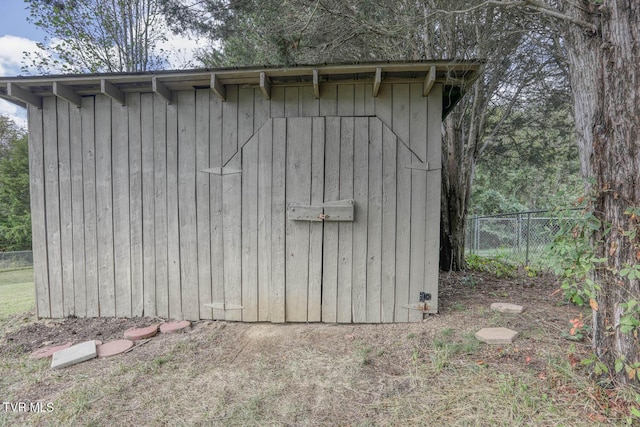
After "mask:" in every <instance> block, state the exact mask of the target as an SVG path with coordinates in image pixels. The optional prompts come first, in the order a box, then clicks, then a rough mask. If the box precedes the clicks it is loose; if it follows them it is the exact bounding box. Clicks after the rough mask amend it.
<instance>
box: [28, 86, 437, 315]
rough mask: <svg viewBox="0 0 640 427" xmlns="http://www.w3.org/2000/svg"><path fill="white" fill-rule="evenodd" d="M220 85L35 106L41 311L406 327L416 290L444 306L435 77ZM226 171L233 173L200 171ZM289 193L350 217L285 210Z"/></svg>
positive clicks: (34, 160)
mask: <svg viewBox="0 0 640 427" xmlns="http://www.w3.org/2000/svg"><path fill="white" fill-rule="evenodd" d="M226 90H227V101H226V102H221V101H220V100H219V98H218V97H216V96H215V95H214V94H213V93H212V92H211V91H210V90H209V89H201V90H193V91H180V92H175V93H174V99H173V103H171V104H168V103H167V102H166V101H165V100H164V99H162V98H161V97H159V96H158V95H154V94H152V93H128V94H127V95H126V96H127V98H126V105H125V106H121V105H120V104H118V103H116V102H113V101H111V99H109V98H107V97H105V96H103V95H96V96H85V97H83V98H82V107H81V108H76V107H75V106H74V105H72V104H69V103H68V102H67V101H64V100H62V99H60V98H56V97H52V96H48V97H45V98H44V105H43V109H42V110H39V109H37V108H34V107H31V106H30V107H29V135H30V140H29V142H30V156H31V159H30V161H31V177H32V178H31V195H32V212H33V242H34V246H33V250H34V263H35V266H34V268H35V281H36V294H37V313H38V315H39V316H41V317H62V316H70V315H75V316H79V317H85V316H88V317H90V316H126V317H130V316H143V315H145V316H161V317H170V318H185V319H190V320H196V319H212V318H218V319H227V320H243V321H275V322H281V321H327V322H335V321H338V322H405V321H418V320H420V319H422V312H420V311H416V310H410V309H407V308H406V307H405V306H406V305H410V304H416V303H418V295H419V293H420V292H427V293H430V294H431V297H432V299H431V300H430V301H428V304H429V309H430V311H431V312H434V311H436V310H437V281H438V243H439V242H438V239H439V219H440V218H439V210H440V170H439V168H440V162H441V151H440V150H441V136H440V133H441V131H440V129H441V113H442V87H441V85H440V84H437V85H436V87H434V88H433V90H432V91H431V94H430V95H429V96H428V97H423V96H422V91H423V84H422V83H383V84H382V85H381V86H380V91H379V94H378V96H377V97H375V98H374V97H373V96H372V85H371V84H361V83H354V84H336V85H330V84H327V85H323V86H322V91H321V96H320V98H319V99H316V98H314V94H313V87H312V86H310V85H303V86H288V87H285V86H274V87H273V88H272V91H271V99H270V100H267V99H265V97H264V96H263V94H262V93H261V92H260V90H259V89H256V88H244V87H240V86H237V85H228V86H227V88H226ZM300 117H308V118H316V119H309V120H293V119H294V118H300ZM340 117H342V118H344V119H340ZM376 118H377V119H376ZM378 119H379V120H378ZM364 128H366V129H367V131H366V132H364V133H362V132H360V133H359V129H364ZM299 140H300V141H304V143H303V144H306V145H297V144H298V143H297V142H296V141H299ZM309 149H310V150H309ZM305 153H306V154H305ZM332 156H333V157H332ZM288 159H295V161H294V160H288ZM305 162H307V163H306V164H304V163H305ZM422 162H428V164H429V170H428V171H427V170H420V169H419V168H418V169H411V168H408V167H407V166H410V165H412V164H413V165H415V164H420V163H422ZM221 166H225V167H226V168H228V169H227V170H231V169H238V170H242V173H241V174H230V175H212V174H209V173H205V172H202V170H203V169H208V168H216V167H221ZM331 168H333V169H331ZM423 169H424V168H423ZM296 186H297V187H296ZM305 186H307V187H308V190H304V188H303V187H305ZM296 188H298V189H296ZM296 192H301V193H300V194H304V197H306V198H307V199H308V201H309V203H316V202H320V203H321V202H322V201H323V200H324V201H328V200H337V199H354V200H355V220H354V221H353V222H339V223H328V222H327V223H322V222H310V223H300V222H298V221H295V222H292V221H289V220H287V217H286V211H287V208H286V205H287V203H289V202H291V200H294V199H295V198H296V197H299V195H298V194H297V193H296ZM332 192H333V193H335V194H332ZM294 193H295V194H294ZM296 200H297V199H296ZM305 227H306V228H305ZM301 230H302V231H301ZM305 230H306V231H305ZM301 233H302V234H301ZM304 233H308V235H307V237H304V238H303V237H300V236H303V235H304ZM300 239H302V240H300ZM305 245H306V247H305ZM314 260H316V261H317V260H320V261H318V262H319V264H318V262H316V261H314ZM305 263H306V266H305V267H304V268H302V269H298V268H297V266H298V265H303V264H305ZM212 302H221V303H225V304H226V306H227V308H229V307H231V308H233V307H234V306H243V307H244V309H243V310H234V309H231V310H217V309H216V310H213V309H211V308H207V307H205V306H204V305H203V304H206V303H212Z"/></svg>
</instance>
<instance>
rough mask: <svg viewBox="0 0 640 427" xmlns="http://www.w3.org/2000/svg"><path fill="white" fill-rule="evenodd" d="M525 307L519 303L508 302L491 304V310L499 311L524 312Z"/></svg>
mask: <svg viewBox="0 0 640 427" xmlns="http://www.w3.org/2000/svg"><path fill="white" fill-rule="evenodd" d="M523 309H524V307H522V306H521V305H517V304H510V303H507V302H494V303H493V304H491V310H494V311H499V312H500V313H516V314H517V313H522V310H523Z"/></svg>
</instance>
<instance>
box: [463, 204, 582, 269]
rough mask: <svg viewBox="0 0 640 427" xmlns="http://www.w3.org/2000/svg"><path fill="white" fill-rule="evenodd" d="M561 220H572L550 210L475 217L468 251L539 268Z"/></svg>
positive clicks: (467, 237) (468, 226)
mask: <svg viewBox="0 0 640 427" xmlns="http://www.w3.org/2000/svg"><path fill="white" fill-rule="evenodd" d="M577 211H578V210H576V215H577V213H578V212H577ZM561 221H572V219H570V218H562V219H560V218H557V217H555V216H554V215H553V213H552V212H549V211H528V212H516V213H510V214H500V215H490V216H474V217H472V218H470V219H469V220H468V222H467V235H466V241H465V250H466V252H467V254H476V255H480V256H484V257H500V258H502V259H504V260H506V261H509V262H513V263H517V264H522V265H532V264H533V265H540V264H541V261H542V257H543V255H544V254H545V251H546V249H547V247H548V246H549V244H550V243H551V242H552V241H553V237H554V236H555V235H556V233H557V232H558V231H559V230H560V225H561Z"/></svg>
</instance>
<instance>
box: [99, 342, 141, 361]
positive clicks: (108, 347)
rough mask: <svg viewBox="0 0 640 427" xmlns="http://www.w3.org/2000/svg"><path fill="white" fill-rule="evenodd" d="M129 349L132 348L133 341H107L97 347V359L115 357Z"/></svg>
mask: <svg viewBox="0 0 640 427" xmlns="http://www.w3.org/2000/svg"><path fill="white" fill-rule="evenodd" d="M131 347H133V341H131V340H115V341H109V342H106V343H104V344H102V345H99V346H98V348H97V352H98V357H99V358H100V359H103V358H105V357H111V356H115V355H117V354H120V353H124V352H125V351H127V350H129V349H130V348H131Z"/></svg>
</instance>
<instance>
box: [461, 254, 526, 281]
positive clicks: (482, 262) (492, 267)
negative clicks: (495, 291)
mask: <svg viewBox="0 0 640 427" xmlns="http://www.w3.org/2000/svg"><path fill="white" fill-rule="evenodd" d="M466 261H467V266H468V267H469V269H470V270H473V271H481V272H486V273H491V274H494V275H495V276H496V277H508V278H512V277H515V276H516V272H517V269H518V267H517V266H516V265H514V264H511V263H510V262H508V261H506V260H504V259H503V258H502V257H501V256H499V255H498V256H495V257H482V256H479V255H476V254H470V255H468V256H467V258H466Z"/></svg>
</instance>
